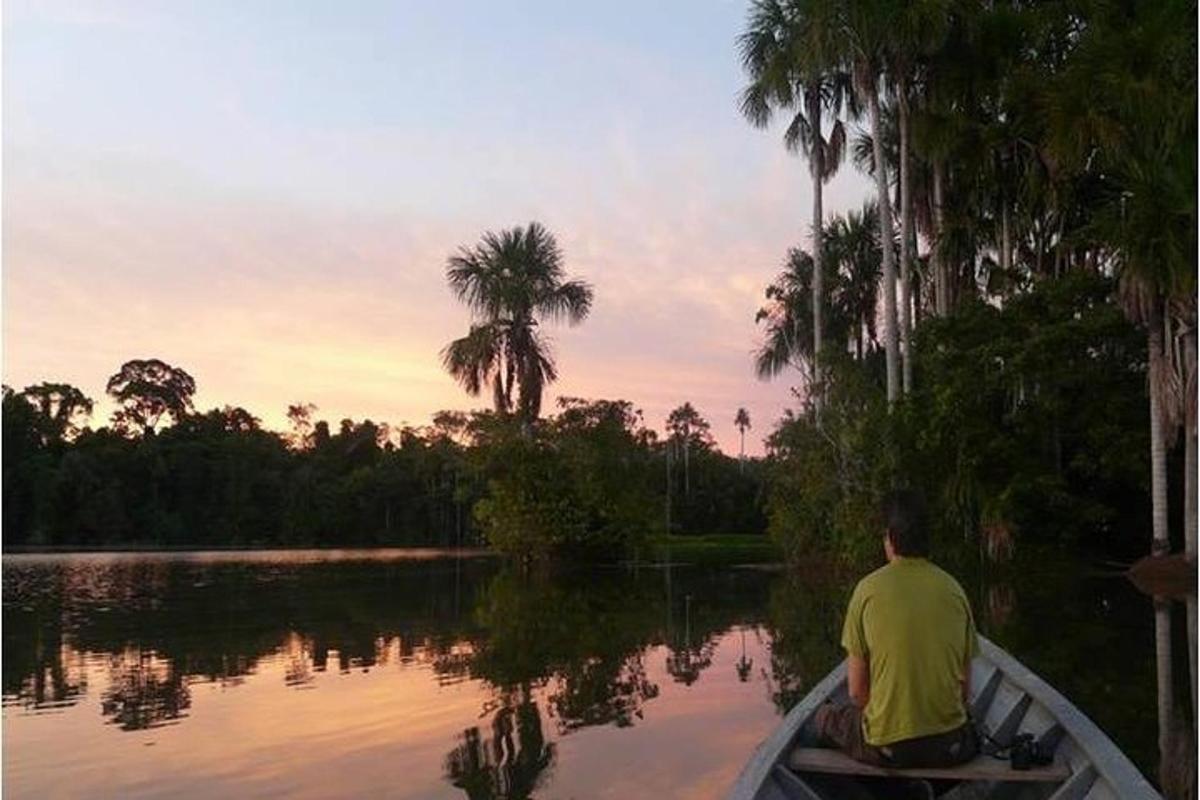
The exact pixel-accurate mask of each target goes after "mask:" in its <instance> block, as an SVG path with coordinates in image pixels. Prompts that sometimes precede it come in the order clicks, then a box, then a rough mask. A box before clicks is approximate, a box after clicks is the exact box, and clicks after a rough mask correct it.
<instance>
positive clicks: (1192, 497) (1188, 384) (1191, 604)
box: [1183, 322, 1200, 720]
mask: <svg viewBox="0 0 1200 800" xmlns="http://www.w3.org/2000/svg"><path fill="white" fill-rule="evenodd" d="M1184 336H1185V338H1184V343H1183V347H1184V350H1183V353H1184V355H1183V358H1184V362H1183V363H1184V373H1183V374H1184V381H1183V387H1184V392H1185V393H1186V396H1185V398H1184V403H1185V404H1186V405H1185V406H1184V461H1183V471H1184V478H1183V484H1184V500H1183V541H1184V546H1183V547H1184V550H1183V552H1184V556H1185V557H1186V558H1187V560H1188V563H1190V564H1191V565H1192V566H1193V567H1194V566H1195V565H1196V549H1197V542H1196V533H1197V520H1196V514H1197V507H1196V503H1197V498H1196V490H1197V485H1196V327H1195V323H1194V322H1193V324H1192V325H1191V326H1190V329H1189V330H1188V331H1187V332H1186V333H1185V334H1184ZM1187 627H1188V660H1189V666H1190V667H1191V676H1190V677H1191V686H1192V719H1194V720H1200V714H1197V711H1198V710H1200V709H1198V708H1197V705H1196V645H1197V641H1196V640H1197V631H1196V593H1195V592H1192V593H1190V594H1188V596H1187Z"/></svg>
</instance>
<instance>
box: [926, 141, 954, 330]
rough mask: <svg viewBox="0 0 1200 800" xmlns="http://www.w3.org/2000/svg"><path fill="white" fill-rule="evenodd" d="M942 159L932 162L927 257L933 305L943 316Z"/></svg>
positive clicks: (946, 299) (945, 304) (945, 299)
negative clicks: (930, 235) (930, 231)
mask: <svg viewBox="0 0 1200 800" xmlns="http://www.w3.org/2000/svg"><path fill="white" fill-rule="evenodd" d="M942 180H943V175H942V161H941V159H937V160H935V161H934V162H933V247H932V248H930V253H929V258H930V260H931V261H932V262H933V275H934V281H935V282H936V285H935V287H934V306H935V309H936V311H937V315H938V316H939V317H944V316H946V314H947V313H948V312H949V311H950V303H949V295H948V294H947V291H946V288H947V287H946V264H945V259H944V258H943V257H942V232H943V228H944V219H943V217H942Z"/></svg>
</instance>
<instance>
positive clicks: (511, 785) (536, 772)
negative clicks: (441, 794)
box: [445, 687, 554, 800]
mask: <svg viewBox="0 0 1200 800" xmlns="http://www.w3.org/2000/svg"><path fill="white" fill-rule="evenodd" d="M521 695H522V697H521V699H520V700H519V702H517V703H515V704H512V703H511V702H508V700H509V699H506V703H505V704H504V705H502V706H501V707H500V708H499V709H498V710H497V711H496V712H495V714H494V715H493V717H492V735H491V737H489V738H487V739H484V738H483V736H482V735H481V733H480V730H479V727H478V726H475V727H471V728H467V729H466V730H465V731H463V733H462V736H461V742H460V743H459V745H458V746H457V747H455V748H454V749H453V750H451V751H450V753H449V755H447V756H446V769H445V772H446V780H448V781H449V782H450V783H451V784H452V785H454V786H456V787H458V788H459V789H462V790H463V791H464V792H466V795H467V797H469V798H471V800H522V799H523V798H527V797H530V796H532V795H533V792H534V790H535V789H537V787H538V784H539V783H541V782H542V780H543V779H545V778H546V776H547V775H548V774H549V773H548V769H549V767H550V765H551V764H552V763H553V762H554V745H553V744H552V743H550V742H547V741H546V737H545V735H544V734H543V732H542V716H541V714H540V713H539V711H538V707H537V704H536V703H535V702H534V701H533V700H532V698H531V697H530V692H529V687H524V688H523V689H522V691H521ZM514 734H515V737H514Z"/></svg>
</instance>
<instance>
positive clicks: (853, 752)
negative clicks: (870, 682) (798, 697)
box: [813, 703, 883, 765]
mask: <svg viewBox="0 0 1200 800" xmlns="http://www.w3.org/2000/svg"><path fill="white" fill-rule="evenodd" d="M813 727H815V728H816V731H817V736H818V738H819V739H820V740H821V743H822V744H824V745H825V746H827V747H829V746H833V747H836V748H837V749H839V750H841V751H842V752H843V753H845V754H846V755H848V756H850V757H851V758H853V759H854V760H855V761H861V762H863V763H864V764H875V765H880V764H882V763H883V760H882V759H881V758H880V755H879V752H878V751H877V750H876V749H875V748H874V747H872V746H871V745H869V744H867V742H866V740H864V739H863V733H862V709H860V708H859V707H858V706H856V705H854V704H853V703H844V704H841V705H835V704H833V703H826V704H825V705H823V706H821V707H820V708H818V709H817V712H816V714H815V715H813Z"/></svg>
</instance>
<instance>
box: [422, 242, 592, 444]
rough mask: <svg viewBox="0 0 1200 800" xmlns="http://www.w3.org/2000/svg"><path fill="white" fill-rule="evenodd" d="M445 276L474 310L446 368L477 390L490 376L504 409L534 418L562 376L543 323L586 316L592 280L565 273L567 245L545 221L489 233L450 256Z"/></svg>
mask: <svg viewBox="0 0 1200 800" xmlns="http://www.w3.org/2000/svg"><path fill="white" fill-rule="evenodd" d="M446 278H447V280H448V281H449V283H450V288H451V289H452V290H453V291H454V294H455V296H456V297H458V299H459V300H461V301H463V302H464V303H466V305H467V307H468V308H469V309H470V310H471V315H472V317H473V321H472V323H471V329H470V332H469V333H468V334H467V335H466V336H464V337H462V338H461V339H455V340H454V341H453V342H451V343H450V344H448V345H446V347H445V348H444V349H443V350H442V363H443V364H444V365H445V367H446V370H447V371H448V372H449V373H450V374H451V375H453V376H454V378H455V380H457V381H458V382H459V383H460V384H462V386H463V388H464V389H466V390H467V392H468V394H471V395H473V396H477V395H479V394H480V393H481V392H482V391H483V388H484V387H485V386H486V385H487V384H488V383H490V384H491V385H492V398H493V404H494V407H495V410H496V412H497V413H499V414H510V413H515V414H516V415H517V416H518V418H520V419H521V421H522V422H523V423H524V424H529V423H531V422H532V421H533V420H534V419H536V418H537V416H538V414H539V413H540V412H541V407H542V392H543V390H544V389H545V387H546V386H547V385H549V384H550V383H553V382H554V381H555V380H556V379H557V378H558V370H557V367H556V365H555V363H554V355H553V352H552V350H551V349H550V345H549V343H548V342H547V341H546V340H545V338H544V337H543V336H542V335H541V334H540V332H539V323H541V322H543V321H553V322H557V321H562V320H565V321H566V322H567V323H568V324H570V325H576V324H578V323H580V322H582V321H583V320H584V319H585V318H586V317H587V315H588V312H589V311H591V307H592V287H591V286H590V285H588V284H587V283H586V282H584V281H581V280H567V279H566V274H565V271H564V269H563V257H562V251H561V250H560V249H559V247H558V243H557V242H556V241H555V240H554V236H553V235H552V234H551V233H550V232H549V231H548V230H546V228H545V227H543V226H542V225H541V223H538V222H531V223H529V225H527V226H525V227H520V226H517V227H515V228H509V229H506V230H502V231H500V233H493V232H491V231H488V232H486V233H485V234H484V235H483V237H482V239H481V240H480V242H479V244H477V245H475V246H474V247H470V248H468V247H463V248H460V249H459V251H458V252H457V253H455V254H454V255H452V256H450V258H449V259H448V261H447V267H446ZM514 389H515V390H516V394H517V396H516V400H515V402H514V398H513V391H514Z"/></svg>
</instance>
